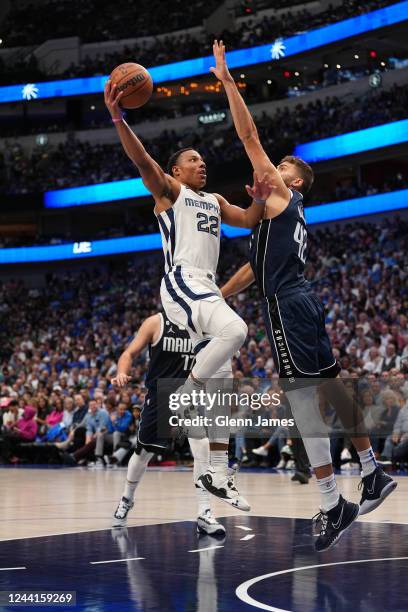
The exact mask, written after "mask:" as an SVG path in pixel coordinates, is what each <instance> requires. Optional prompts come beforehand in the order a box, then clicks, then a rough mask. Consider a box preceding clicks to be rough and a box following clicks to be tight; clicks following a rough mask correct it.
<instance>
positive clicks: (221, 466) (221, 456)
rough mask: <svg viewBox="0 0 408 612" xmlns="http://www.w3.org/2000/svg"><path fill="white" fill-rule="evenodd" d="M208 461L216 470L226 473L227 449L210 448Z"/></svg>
mask: <svg viewBox="0 0 408 612" xmlns="http://www.w3.org/2000/svg"><path fill="white" fill-rule="evenodd" d="M210 463H211V466H212V467H213V468H214V469H215V470H216V471H217V472H223V471H225V473H227V471H228V451H227V450H210Z"/></svg>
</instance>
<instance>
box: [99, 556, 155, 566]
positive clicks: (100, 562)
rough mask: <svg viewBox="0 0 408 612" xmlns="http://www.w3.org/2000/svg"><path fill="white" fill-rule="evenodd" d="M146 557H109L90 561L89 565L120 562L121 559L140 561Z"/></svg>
mask: <svg viewBox="0 0 408 612" xmlns="http://www.w3.org/2000/svg"><path fill="white" fill-rule="evenodd" d="M145 558H146V557H129V558H128V559H110V560H109V561H90V562H89V564H90V565H101V564H102V563H120V562H121V561H141V560H142V559H145Z"/></svg>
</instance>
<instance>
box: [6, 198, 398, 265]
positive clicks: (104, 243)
mask: <svg viewBox="0 0 408 612" xmlns="http://www.w3.org/2000/svg"><path fill="white" fill-rule="evenodd" d="M403 208H408V189H403V190H401V191H393V192H391V193H382V194H377V195H373V196H366V197H363V198H355V199H353V200H344V201H342V202H332V203H330V204H321V205H319V206H308V207H306V209H305V214H306V220H307V222H308V223H309V224H314V223H325V222H328V221H338V220H341V219H348V218H352V217H359V216H362V215H372V214H376V213H383V212H389V211H392V210H398V209H403ZM222 231H223V234H224V236H226V237H228V238H236V237H238V236H247V235H248V234H250V231H249V230H247V229H242V228H238V227H231V226H229V225H225V224H223V225H222ZM157 249H161V238H160V234H159V233H156V234H146V235H144V236H129V237H126V238H110V239H108V240H93V241H83V242H75V243H70V244H61V245H57V246H34V247H17V248H6V249H0V265H1V264H3V265H6V264H16V263H35V262H40V261H57V260H65V259H82V258H86V257H98V256H102V255H118V254H120V253H137V252H143V251H151V250H157Z"/></svg>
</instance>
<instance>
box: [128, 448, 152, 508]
mask: <svg viewBox="0 0 408 612" xmlns="http://www.w3.org/2000/svg"><path fill="white" fill-rule="evenodd" d="M152 457H153V453H148V452H147V451H146V450H145V449H144V448H143V449H142V451H141V453H140V455H136V453H133V455H132V456H131V458H130V459H129V464H128V469H127V474H126V483H125V488H124V489H123V497H126V499H128V500H129V501H133V498H134V496H135V491H136V489H137V487H138V485H139V482H140V481H141V479H142V477H143V475H144V473H145V471H146V468H147V464H148V463H149V461H150V459H151V458H152Z"/></svg>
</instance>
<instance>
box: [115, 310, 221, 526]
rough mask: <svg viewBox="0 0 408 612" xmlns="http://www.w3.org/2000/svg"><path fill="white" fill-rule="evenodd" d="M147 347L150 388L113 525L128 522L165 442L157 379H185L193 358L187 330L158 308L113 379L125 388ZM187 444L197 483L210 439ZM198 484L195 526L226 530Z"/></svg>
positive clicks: (208, 496)
mask: <svg viewBox="0 0 408 612" xmlns="http://www.w3.org/2000/svg"><path fill="white" fill-rule="evenodd" d="M146 347H148V349H149V356H150V362H149V368H148V371H147V375H146V380H145V385H146V388H147V390H148V392H147V394H146V398H145V403H144V406H143V409H142V413H141V418H140V423H139V430H138V434H137V435H138V438H137V439H138V443H137V448H136V451H135V452H134V453H133V455H132V457H131V458H130V460H129V465H128V471H127V477H126V483H125V487H124V490H123V495H122V498H121V500H120V502H119V504H118V507H117V509H116V511H115V514H114V517H113V523H112V526H113V527H124V526H126V523H127V515H128V512H129V510H130V509H131V508H132V507H133V505H134V502H133V500H134V494H135V491H136V488H137V486H138V485H139V483H140V481H141V479H142V477H143V475H144V473H145V471H146V468H147V465H148V463H149V461H150V459H151V458H152V457H153V454H154V453H157V452H159V451H160V450H163V449H165V448H166V446H167V440H165V439H159V437H158V416H159V406H158V397H157V381H158V380H159V379H164V378H166V379H169V378H174V379H185V378H187V376H188V375H189V373H190V371H191V368H192V366H193V363H194V359H195V357H194V354H193V351H192V342H191V340H190V336H189V334H188V332H187V330H185V329H183V328H180V327H178V326H177V325H175V324H174V323H171V322H170V321H169V319H168V318H167V317H166V315H165V314H164V313H158V314H155V315H152V316H151V317H148V318H147V319H146V320H145V321H144V322H143V323H142V325H141V326H140V329H139V331H138V333H137V334H136V336H135V338H134V339H133V340H132V342H131V343H130V344H129V346H128V347H127V348H126V350H125V351H124V352H123V353H122V355H121V356H120V358H119V362H118V371H117V374H116V376H115V377H114V378H113V379H112V384H114V385H116V386H118V387H125V386H126V385H127V384H128V382H129V381H130V380H131V376H130V375H129V374H130V371H131V367H132V362H133V360H134V359H135V358H136V357H137V356H138V355H140V353H141V352H143V351H144V350H145V349H146ZM176 386H177V384H176ZM160 410H162V411H166V410H168V406H160ZM169 416H170V413H169ZM189 443H190V448H191V452H192V454H193V458H194V482H196V481H197V479H198V476H199V475H200V474H202V473H204V472H205V471H206V469H207V466H208V463H209V460H210V446H209V440H208V438H203V439H200V440H196V439H191V438H189ZM195 488H196V493H197V502H198V518H197V529H198V530H199V531H200V532H205V533H207V534H209V535H222V534H224V533H225V528H224V526H223V525H221V523H218V521H217V520H216V519H215V518H214V517H213V516H212V513H211V504H210V494H209V493H208V492H207V491H206V490H203V489H202V488H200V487H198V486H197V485H195Z"/></svg>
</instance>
